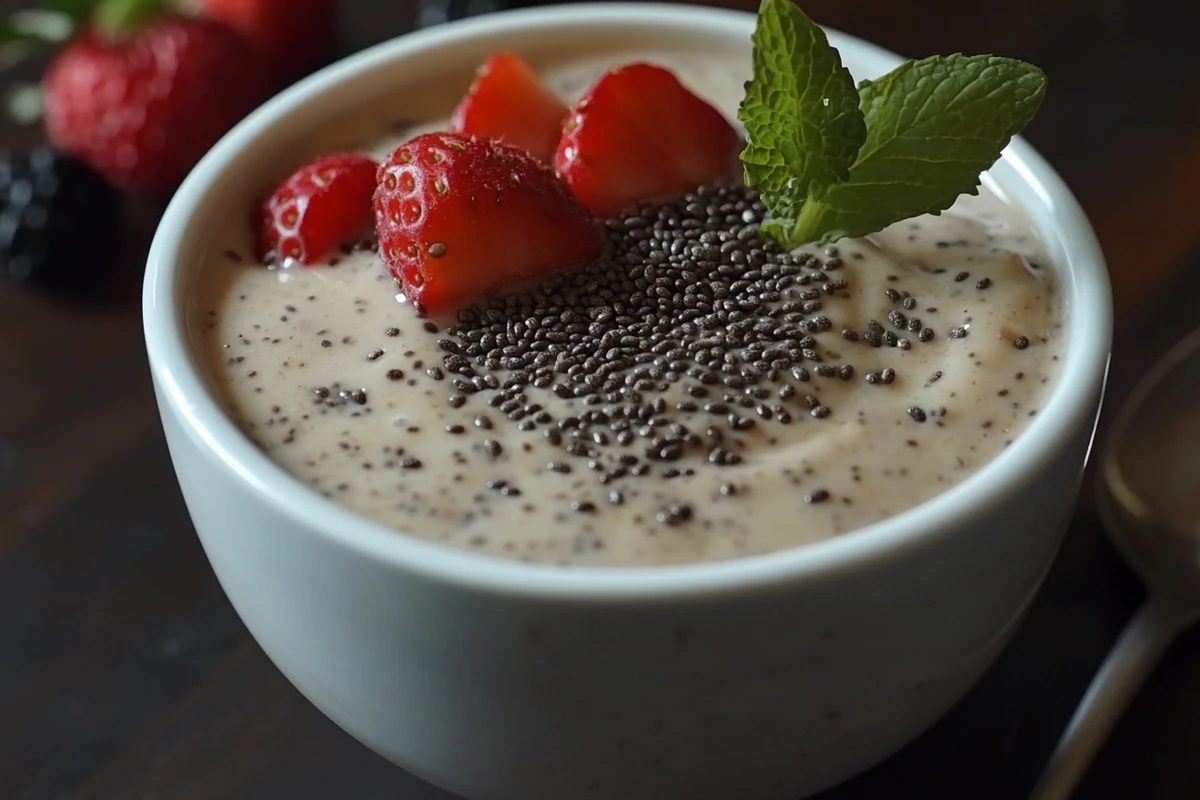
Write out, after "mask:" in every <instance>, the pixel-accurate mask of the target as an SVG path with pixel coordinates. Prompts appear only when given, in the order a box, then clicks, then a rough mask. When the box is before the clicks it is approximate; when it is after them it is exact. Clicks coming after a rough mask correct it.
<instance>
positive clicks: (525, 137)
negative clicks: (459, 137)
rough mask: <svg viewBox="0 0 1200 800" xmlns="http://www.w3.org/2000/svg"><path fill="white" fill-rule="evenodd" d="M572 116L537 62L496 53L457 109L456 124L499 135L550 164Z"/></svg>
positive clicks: (456, 127) (490, 135)
mask: <svg viewBox="0 0 1200 800" xmlns="http://www.w3.org/2000/svg"><path fill="white" fill-rule="evenodd" d="M566 116H567V107H566V106H565V105H564V104H563V102H562V101H561V100H559V99H558V95H556V94H554V92H552V91H550V90H549V89H547V88H546V87H545V86H544V85H543V84H542V82H541V81H540V80H539V79H538V76H537V74H536V73H535V72H534V71H533V68H532V67H530V66H529V65H528V64H526V63H525V62H524V61H522V60H521V58H520V57H519V56H517V55H514V54H513V53H496V54H494V55H492V56H491V57H489V58H488V60H487V61H485V62H483V66H481V67H480V68H479V74H478V75H477V76H476V78H475V82H474V83H472V84H471V88H470V90H469V91H468V92H467V95H466V97H464V98H463V99H462V101H461V102H460V103H459V104H458V108H456V109H454V116H453V117H452V118H451V121H450V129H451V130H452V131H455V132H456V133H468V134H471V135H472V136H481V137H483V138H485V139H499V140H501V141H503V142H506V143H508V144H511V145H512V146H514V147H520V148H522V149H524V150H528V151H529V153H530V155H532V156H533V157H534V158H540V159H541V160H542V161H545V162H546V163H547V164H549V163H550V162H551V161H552V160H553V159H554V150H555V148H557V147H558V139H559V137H560V136H562V124H563V120H564V119H566Z"/></svg>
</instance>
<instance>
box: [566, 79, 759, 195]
mask: <svg viewBox="0 0 1200 800" xmlns="http://www.w3.org/2000/svg"><path fill="white" fill-rule="evenodd" d="M740 149H741V140H740V138H739V137H738V134H737V131H735V130H734V129H733V126H731V125H730V124H729V122H728V121H726V119H725V117H724V116H722V115H721V112H719V111H717V110H716V109H715V108H713V107H712V106H710V105H709V104H708V103H706V102H704V101H703V100H701V99H700V98H699V97H697V96H696V95H694V94H692V93H691V92H689V91H688V90H687V89H686V88H685V87H684V86H683V84H681V83H680V82H679V79H678V78H676V77H675V76H674V75H673V74H672V73H671V72H669V71H668V70H665V69H663V68H662V67H656V66H653V65H650V64H629V65H626V66H623V67H618V68H617V69H614V70H612V71H611V72H608V73H606V74H605V75H603V76H601V77H600V79H599V80H598V81H596V83H595V84H593V85H592V88H591V89H589V90H588V92H587V93H586V94H585V95H584V97H583V99H582V100H580V101H579V103H578V104H577V105H576V106H575V107H574V108H573V109H571V114H570V117H569V118H568V119H567V124H566V127H565V128H564V130H563V136H562V140H561V141H560V142H559V144H558V152H557V154H556V156H555V160H554V165H555V168H556V169H557V170H558V175H559V177H561V178H562V179H563V181H565V182H566V184H567V186H568V187H570V189H571V192H572V193H573V194H574V195H575V197H576V198H578V200H579V202H581V203H583V204H584V206H586V207H587V208H588V209H589V210H590V211H591V212H592V213H593V214H596V215H597V216H601V217H608V216H612V215H615V214H617V213H619V212H621V211H623V210H625V209H627V208H629V207H630V206H632V205H635V204H637V203H639V202H641V201H643V200H651V199H656V198H661V197H669V196H671V195H676V194H681V193H683V192H686V191H688V190H691V189H695V188H696V187H697V186H701V185H703V184H706V183H713V182H717V181H723V180H729V179H731V178H732V177H734V176H736V175H737V169H738V160H737V157H738V152H739V151H740Z"/></svg>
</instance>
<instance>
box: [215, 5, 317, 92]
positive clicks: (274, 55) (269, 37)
mask: <svg viewBox="0 0 1200 800" xmlns="http://www.w3.org/2000/svg"><path fill="white" fill-rule="evenodd" d="M196 5H197V8H198V9H199V10H200V13H202V14H203V15H204V16H206V17H209V18H210V19H215V20H218V21H220V22H224V23H225V24H226V25H228V26H229V27H231V28H233V29H234V30H236V31H238V32H239V33H241V34H242V35H243V36H245V37H246V38H247V39H249V40H250V41H251V42H252V43H253V44H254V45H255V46H256V47H257V48H258V49H259V52H261V53H262V54H263V56H264V57H265V58H266V60H267V61H268V62H269V63H270V64H271V66H272V68H273V69H274V70H275V74H276V75H277V76H278V77H280V78H285V79H286V78H293V77H295V76H297V75H299V74H301V73H303V72H305V71H306V70H308V69H309V68H311V67H313V66H316V65H317V64H320V63H321V62H322V61H324V60H325V58H326V57H328V56H329V54H330V52H331V51H332V50H333V40H334V33H335V31H336V27H337V26H336V22H337V20H336V14H335V11H336V6H337V3H336V0H197V3H196Z"/></svg>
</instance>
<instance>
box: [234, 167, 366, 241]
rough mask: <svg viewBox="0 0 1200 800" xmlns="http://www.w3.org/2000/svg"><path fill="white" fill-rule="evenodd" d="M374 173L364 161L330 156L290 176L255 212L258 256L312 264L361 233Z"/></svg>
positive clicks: (364, 227) (364, 225)
mask: <svg viewBox="0 0 1200 800" xmlns="http://www.w3.org/2000/svg"><path fill="white" fill-rule="evenodd" d="M377 169H378V165H376V163H375V162H374V161H372V160H371V159H369V158H364V157H363V156H355V155H332V156H324V157H322V158H319V159H317V160H316V161H313V162H311V163H309V164H306V165H304V166H303V167H301V168H300V169H298V170H296V171H295V172H293V173H292V174H291V175H290V176H289V177H288V179H287V180H285V181H284V182H283V183H281V184H280V185H279V187H278V188H276V189H275V191H274V192H272V193H271V196H270V197H269V198H267V201H266V202H265V203H263V205H262V208H261V209H260V210H259V214H260V227H259V231H258V247H259V255H260V256H263V257H265V256H266V254H267V253H269V252H271V251H274V252H275V254H276V255H277V256H278V257H279V258H281V259H294V260H296V261H298V262H300V263H301V264H310V265H311V264H316V263H318V262H319V261H321V260H322V259H324V258H325V257H326V256H328V255H329V253H330V252H331V251H332V250H333V249H334V248H335V247H337V246H338V245H339V244H341V243H342V242H344V241H346V240H347V239H350V238H351V237H353V236H355V235H356V234H358V233H361V232H362V231H364V230H366V229H367V228H368V227H369V226H370V224H371V197H372V195H373V194H374V193H375V172H376V170H377Z"/></svg>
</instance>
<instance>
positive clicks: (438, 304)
mask: <svg viewBox="0 0 1200 800" xmlns="http://www.w3.org/2000/svg"><path fill="white" fill-rule="evenodd" d="M378 183H379V186H378V188H377V189H376V190H375V231H376V234H377V235H378V237H379V253H380V255H381V256H382V257H383V260H384V263H386V264H387V266H388V269H389V270H390V271H391V273H392V275H393V276H395V278H396V279H397V280H399V281H400V282H401V284H402V285H403V287H404V291H405V293H406V294H407V295H408V296H409V297H410V298H411V299H412V301H413V303H414V304H415V305H416V306H417V307H418V308H420V309H422V310H424V311H427V312H430V313H434V312H439V311H446V310H448V309H451V308H453V307H454V306H456V305H458V304H461V303H464V302H468V301H470V300H473V299H477V298H478V297H479V296H480V295H483V294H485V293H487V292H491V291H494V290H498V289H504V288H510V287H512V286H514V285H516V284H518V283H520V282H521V281H525V280H528V279H531V278H535V277H537V276H540V275H542V274H544V273H547V272H549V271H551V270H555V269H558V268H561V267H566V266H570V265H573V264H580V263H583V262H586V261H589V260H592V259H594V258H596V256H597V255H599V253H600V248H601V244H602V242H601V239H600V234H599V232H598V230H597V228H596V225H595V224H594V221H593V220H592V218H591V217H590V216H589V215H588V213H587V212H586V211H585V210H584V209H583V208H582V207H581V206H580V205H579V203H577V202H576V201H575V199H574V198H572V197H571V196H570V194H568V193H567V190H566V187H564V186H563V185H562V182H561V181H560V180H559V179H558V178H557V177H556V176H555V174H554V172H553V171H552V170H551V169H550V168H549V167H548V166H546V165H545V164H543V163H542V162H540V161H538V160H536V159H535V158H533V156H531V155H529V154H528V153H526V152H525V151H524V150H520V149H518V148H516V147H511V146H509V145H506V144H501V143H500V142H496V141H492V140H488V139H480V138H476V137H474V136H465V135H463V134H458V133H429V134H425V135H423V136H418V137H417V138H415V139H413V140H411V141H409V142H407V143H405V144H402V145H400V147H398V148H396V149H395V150H394V151H392V153H391V154H390V155H389V156H388V157H387V158H386V159H385V160H384V162H383V163H382V164H381V165H380V167H379V175H378Z"/></svg>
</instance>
